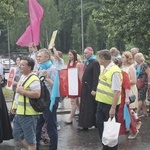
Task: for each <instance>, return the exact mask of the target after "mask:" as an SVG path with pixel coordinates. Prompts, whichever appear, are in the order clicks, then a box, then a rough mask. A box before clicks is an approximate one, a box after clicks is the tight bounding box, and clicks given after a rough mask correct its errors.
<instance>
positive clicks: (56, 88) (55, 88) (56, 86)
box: [49, 71, 60, 111]
mask: <svg viewBox="0 0 150 150" xmlns="http://www.w3.org/2000/svg"><path fill="white" fill-rule="evenodd" d="M59 97H60V91H59V72H58V71H57V72H56V76H55V79H54V83H53V88H52V93H51V97H50V100H51V103H50V107H49V109H50V111H52V110H53V106H54V105H55V102H56V100H57V98H59Z"/></svg>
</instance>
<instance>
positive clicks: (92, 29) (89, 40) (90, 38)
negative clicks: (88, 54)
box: [86, 16, 98, 51]
mask: <svg viewBox="0 0 150 150" xmlns="http://www.w3.org/2000/svg"><path fill="white" fill-rule="evenodd" d="M97 33H98V31H97V28H96V24H95V22H94V20H93V18H92V16H90V18H89V21H88V24H87V30H86V45H87V46H91V47H93V49H94V51H97Z"/></svg>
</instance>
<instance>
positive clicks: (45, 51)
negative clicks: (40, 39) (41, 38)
mask: <svg viewBox="0 0 150 150" xmlns="http://www.w3.org/2000/svg"><path fill="white" fill-rule="evenodd" d="M39 53H43V54H44V55H45V56H48V57H49V59H50V57H51V54H50V52H49V51H48V49H46V48H42V49H40V50H39Z"/></svg>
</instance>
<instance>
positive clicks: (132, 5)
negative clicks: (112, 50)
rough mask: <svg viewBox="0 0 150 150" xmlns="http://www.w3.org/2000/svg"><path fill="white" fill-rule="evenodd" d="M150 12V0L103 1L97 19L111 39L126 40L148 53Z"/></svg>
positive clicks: (149, 45) (149, 47) (149, 48)
mask: <svg viewBox="0 0 150 150" xmlns="http://www.w3.org/2000/svg"><path fill="white" fill-rule="evenodd" d="M149 10H150V5H149V0H144V1H141V0H117V1H114V0H102V8H101V11H100V12H97V13H98V15H95V17H96V20H97V21H100V22H101V23H103V25H104V26H105V29H106V30H107V32H108V36H109V37H111V39H120V40H124V41H125V42H126V43H130V44H133V45H135V46H137V47H139V48H140V49H141V50H142V51H143V52H145V53H148V51H147V50H150V44H149V40H150V32H149V30H148V28H149V27H150V21H148V20H149V16H150V11H149Z"/></svg>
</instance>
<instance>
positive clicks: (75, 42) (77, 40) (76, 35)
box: [72, 24, 82, 53]
mask: <svg viewBox="0 0 150 150" xmlns="http://www.w3.org/2000/svg"><path fill="white" fill-rule="evenodd" d="M72 49H75V50H76V51H77V53H82V52H81V30H80V28H79V27H78V25H77V24H74V25H73V27H72Z"/></svg>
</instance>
